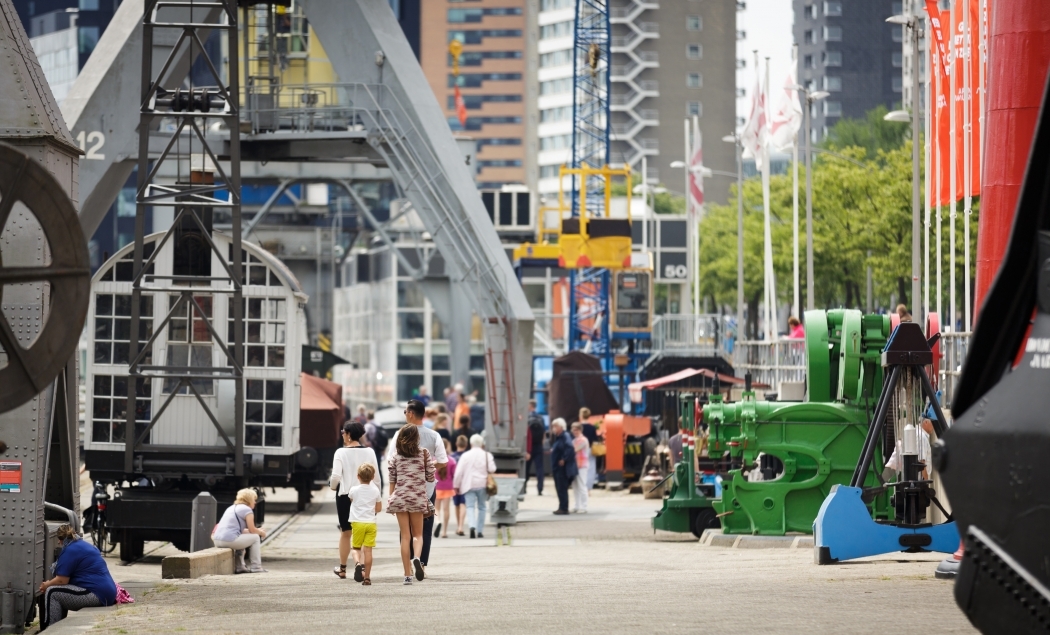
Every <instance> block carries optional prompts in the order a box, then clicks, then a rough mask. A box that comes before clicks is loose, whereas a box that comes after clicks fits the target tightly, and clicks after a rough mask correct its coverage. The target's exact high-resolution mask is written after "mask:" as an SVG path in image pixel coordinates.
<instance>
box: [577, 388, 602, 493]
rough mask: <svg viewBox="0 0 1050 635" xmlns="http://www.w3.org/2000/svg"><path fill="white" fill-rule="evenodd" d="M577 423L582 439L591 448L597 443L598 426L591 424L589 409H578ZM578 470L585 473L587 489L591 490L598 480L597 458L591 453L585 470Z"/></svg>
mask: <svg viewBox="0 0 1050 635" xmlns="http://www.w3.org/2000/svg"><path fill="white" fill-rule="evenodd" d="M579 423H580V425H581V426H583V436H584V438H586V439H587V443H588V444H589V445H590V446H591V447H592V448H593V447H594V444H595V443H597V442H598V426H596V425H594V424H593V423H591V409H590V408H580V412H579ZM580 469H581V470H583V471H585V472H587V489H588V490H589V489H591V488H593V487H594V483H595V481H597V480H598V457H597V456H595V454H594V452H593V451H592V452H591V453H590V458H589V459H588V460H587V466H586V469H584V468H580Z"/></svg>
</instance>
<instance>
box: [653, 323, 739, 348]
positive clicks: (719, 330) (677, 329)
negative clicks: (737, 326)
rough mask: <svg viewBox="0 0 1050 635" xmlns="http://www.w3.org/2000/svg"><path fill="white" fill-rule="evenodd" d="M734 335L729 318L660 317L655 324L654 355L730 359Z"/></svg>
mask: <svg viewBox="0 0 1050 635" xmlns="http://www.w3.org/2000/svg"><path fill="white" fill-rule="evenodd" d="M731 332H732V328H731V326H730V318H729V317H728V316H722V315H715V314H711V315H675V314H667V315H658V316H656V318H655V319H654V320H653V336H652V337H653V339H652V352H653V354H654V355H655V354H660V353H664V354H673V355H695V356H698V357H726V358H728V356H729V353H730V351H731V349H732V340H731V338H730V335H731Z"/></svg>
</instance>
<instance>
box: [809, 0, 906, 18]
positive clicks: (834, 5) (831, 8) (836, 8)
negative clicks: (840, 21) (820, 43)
mask: <svg viewBox="0 0 1050 635" xmlns="http://www.w3.org/2000/svg"><path fill="white" fill-rule="evenodd" d="M824 15H826V16H829V17H838V16H841V15H842V2H840V1H839V0H826V2H824ZM894 15H896V14H894Z"/></svg>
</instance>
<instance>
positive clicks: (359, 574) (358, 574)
mask: <svg viewBox="0 0 1050 635" xmlns="http://www.w3.org/2000/svg"><path fill="white" fill-rule="evenodd" d="M364 579H365V565H363V564H361V563H358V564H357V566H355V567H354V581H356V582H364Z"/></svg>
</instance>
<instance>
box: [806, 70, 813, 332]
mask: <svg viewBox="0 0 1050 635" xmlns="http://www.w3.org/2000/svg"><path fill="white" fill-rule="evenodd" d="M812 108H813V100H812V99H810V97H809V91H806V112H805V115H806V116H805V121H806V310H807V311H812V310H813V132H812V131H811V130H810V121H809V119H810V109H812Z"/></svg>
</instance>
